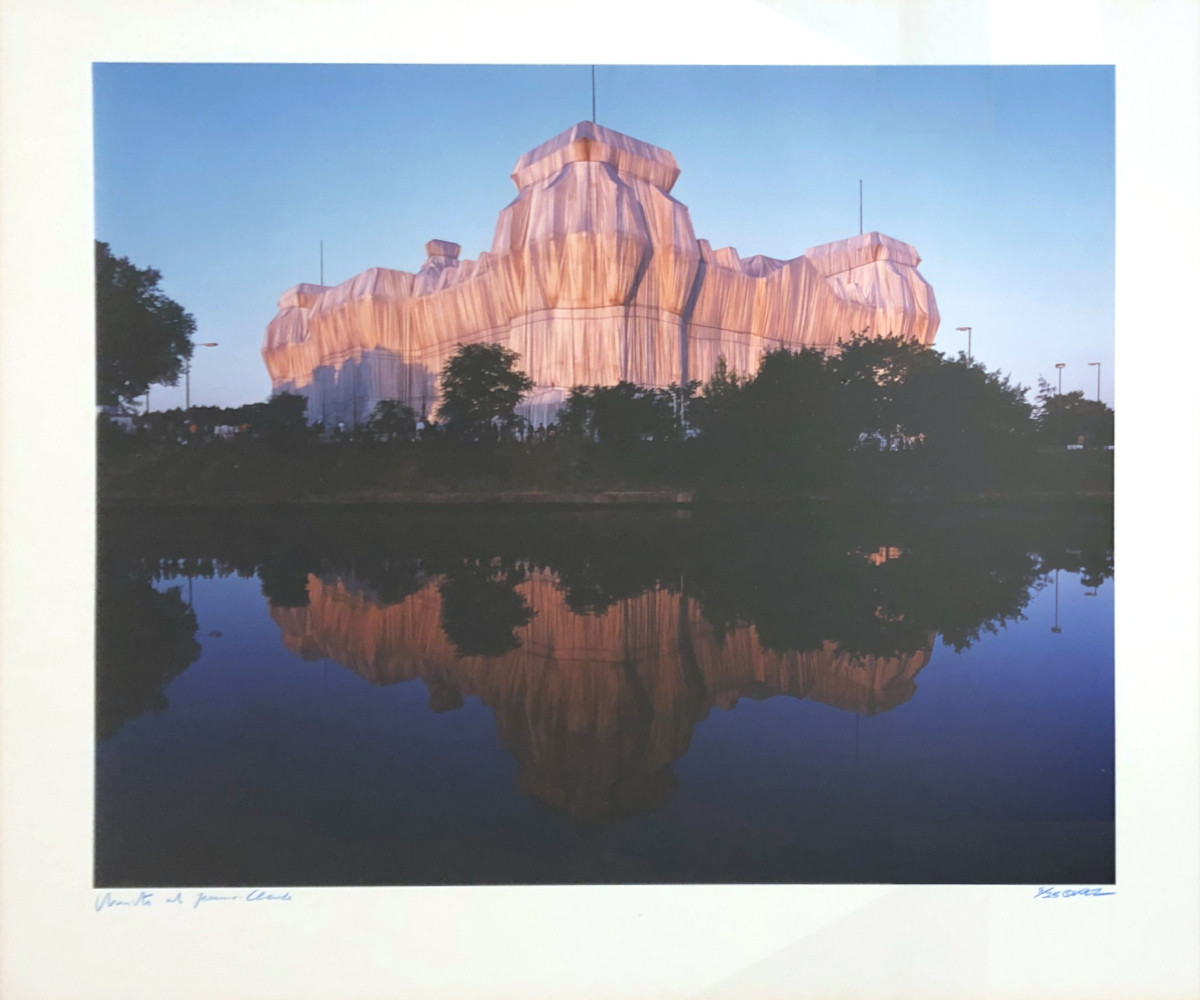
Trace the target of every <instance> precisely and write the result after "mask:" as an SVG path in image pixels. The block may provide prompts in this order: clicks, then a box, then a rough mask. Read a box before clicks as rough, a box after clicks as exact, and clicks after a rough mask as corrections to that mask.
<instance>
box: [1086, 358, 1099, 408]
mask: <svg viewBox="0 0 1200 1000" xmlns="http://www.w3.org/2000/svg"><path fill="white" fill-rule="evenodd" d="M1093 365H1094V366H1095V368H1096V402H1097V403H1098V402H1100V362H1099V361H1089V362H1088V367H1089V368H1091V367H1092V366H1093Z"/></svg>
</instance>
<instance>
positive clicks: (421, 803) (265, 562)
mask: <svg viewBox="0 0 1200 1000" xmlns="http://www.w3.org/2000/svg"><path fill="white" fill-rule="evenodd" d="M1110 538H1111V524H1110V522H1109V521H1108V520H1107V519H1106V518H1105V517H1103V516H1098V515H1095V514H1090V513H1087V512H1074V513H1066V514H1054V515H1049V514H1040V515H1030V514H1028V513H1025V514H1022V515H1020V516H1017V515H1014V514H1004V515H996V514H993V515H988V516H984V515H980V514H978V513H976V512H972V511H961V510H960V511H941V512H928V513H921V514H913V513H905V514H898V513H893V514H890V515H887V516H880V515H872V516H870V517H866V516H865V515H864V516H860V517H858V518H855V517H841V518H835V517H832V516H830V515H821V514H787V513H783V512H774V513H772V512H762V511H756V512H753V513H748V512H744V511H738V510H729V511H724V512H715V513H703V512H696V513H680V512H674V511H667V512H660V511H639V512H620V513H617V512H609V513H573V512H557V513H551V512H547V511H529V512H510V513H501V512H492V513H486V512H468V511H458V512H454V513H447V514H414V513H407V514H397V513H389V512H383V511H374V512H372V511H363V510H356V511H330V512H310V513H306V514H294V513H293V514H285V513H279V512H269V511H267V512H258V513H244V514H234V513H229V512H225V513H220V514H216V513H193V514H183V513H174V514H171V513H159V514H153V513H146V512H142V513H139V514H137V515H132V514H124V515H115V514H110V515H106V516H105V517H104V518H103V519H102V523H101V549H100V560H99V612H98V674H97V704H98V708H97V737H98V746H97V757H96V785H97V787H96V792H97V801H96V883H97V885H98V886H104V887H114V886H176V885H182V886H210V885H279V886H303V885H432V884H494V883H505V884H521V883H664V882H753V883H764V882H884V883H912V882H917V883H947V882H980V883H1005V882H1011V883H1043V884H1045V883H1051V882H1057V883H1096V884H1099V883H1108V882H1112V881H1113V880H1114V877H1115V875H1114V865H1113V645H1112V632H1113V629H1112V622H1113V603H1112V598H1113V584H1112V582H1111V575H1112V553H1111V541H1110Z"/></svg>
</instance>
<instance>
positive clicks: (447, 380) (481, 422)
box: [438, 344, 533, 441]
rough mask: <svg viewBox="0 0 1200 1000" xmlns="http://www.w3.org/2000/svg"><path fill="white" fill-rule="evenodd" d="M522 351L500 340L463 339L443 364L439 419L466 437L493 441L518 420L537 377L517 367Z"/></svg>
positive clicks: (457, 434) (506, 432) (460, 437)
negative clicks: (520, 406) (478, 341)
mask: <svg viewBox="0 0 1200 1000" xmlns="http://www.w3.org/2000/svg"><path fill="white" fill-rule="evenodd" d="M519 360H520V355H518V354H517V353H516V352H515V351H510V350H509V349H508V348H507V347H503V346H501V345H500V344H465V345H461V344H460V345H459V348H458V350H457V351H456V352H455V353H454V354H453V355H452V356H451V357H450V359H449V360H448V361H447V362H446V365H445V367H444V368H443V369H442V402H441V404H440V405H439V407H438V418H439V419H440V420H441V421H442V422H443V423H444V424H445V427H446V430H447V431H448V432H449V433H450V434H451V435H453V436H455V437H457V438H459V439H460V440H464V441H494V440H496V439H497V438H504V437H507V436H509V435H510V434H511V433H512V431H513V429H514V428H516V427H517V426H518V424H519V423H520V418H519V417H517V415H516V409H517V404H519V403H520V402H521V400H522V398H523V397H524V396H525V395H526V394H527V393H528V392H529V390H530V389H532V388H533V379H531V378H530V377H529V376H528V375H526V374H525V373H524V372H522V371H519V370H518V369H517V367H516V365H517V362H518V361H519Z"/></svg>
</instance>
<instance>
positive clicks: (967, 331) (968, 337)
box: [954, 326, 971, 361]
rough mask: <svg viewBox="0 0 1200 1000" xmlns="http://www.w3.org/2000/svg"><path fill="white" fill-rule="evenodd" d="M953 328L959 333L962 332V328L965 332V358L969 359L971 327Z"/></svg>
mask: <svg viewBox="0 0 1200 1000" xmlns="http://www.w3.org/2000/svg"><path fill="white" fill-rule="evenodd" d="M954 329H955V330H957V331H958V332H959V333H962V332H963V331H964V330H965V331H966V334H967V360H968V361H970V360H971V328H970V327H969V326H956V327H955V328H954Z"/></svg>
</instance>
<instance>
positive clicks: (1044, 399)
mask: <svg viewBox="0 0 1200 1000" xmlns="http://www.w3.org/2000/svg"><path fill="white" fill-rule="evenodd" d="M1034 419H1035V420H1036V421H1037V429H1038V435H1039V437H1040V438H1041V439H1042V441H1043V442H1044V443H1046V444H1050V445H1053V446H1055V447H1058V448H1062V447H1065V446H1066V445H1069V444H1082V445H1084V446H1086V447H1091V448H1103V447H1105V446H1106V445H1110V444H1112V443H1113V411H1112V410H1111V409H1110V408H1109V407H1108V406H1106V405H1105V404H1104V403H1101V402H1099V401H1098V400H1095V399H1087V398H1085V397H1084V394H1083V393H1082V392H1078V391H1077V392H1065V393H1063V394H1062V395H1059V394H1058V393H1057V392H1056V391H1055V389H1054V386H1052V385H1051V384H1050V383H1049V382H1047V381H1046V380H1045V379H1038V394H1037V408H1036V409H1035V411H1034Z"/></svg>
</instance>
